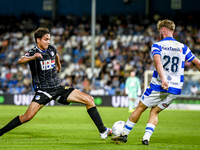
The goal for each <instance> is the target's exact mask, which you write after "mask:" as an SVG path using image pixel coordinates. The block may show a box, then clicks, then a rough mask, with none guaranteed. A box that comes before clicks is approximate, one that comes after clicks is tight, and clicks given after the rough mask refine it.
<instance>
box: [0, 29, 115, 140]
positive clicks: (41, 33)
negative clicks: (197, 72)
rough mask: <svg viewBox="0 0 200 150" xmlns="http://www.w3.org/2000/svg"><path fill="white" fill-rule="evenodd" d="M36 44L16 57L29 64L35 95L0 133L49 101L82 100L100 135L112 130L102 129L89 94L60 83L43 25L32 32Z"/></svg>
mask: <svg viewBox="0 0 200 150" xmlns="http://www.w3.org/2000/svg"><path fill="white" fill-rule="evenodd" d="M34 37H35V41H36V47H34V48H32V49H30V50H29V51H28V52H27V53H26V54H25V55H24V56H22V57H21V58H20V59H19V60H18V63H19V64H25V63H29V66H30V70H31V73H32V84H33V88H34V90H35V95H34V97H33V99H32V102H31V103H30V105H29V108H28V109H27V111H26V112H25V114H23V115H20V116H17V117H15V118H14V119H13V120H11V121H10V122H9V123H8V124H7V125H5V126H4V127H3V128H1V129H0V136H2V135H3V134H4V133H6V132H8V131H10V130H12V129H14V128H15V127H17V126H19V125H21V124H23V123H25V122H27V121H29V120H31V119H32V118H33V117H34V116H35V115H36V113H37V112H38V111H39V110H40V109H41V108H42V107H43V106H45V105H46V104H47V103H48V102H50V101H51V100H57V101H58V102H59V103H61V104H65V105H69V104H70V103H82V104H85V105H86V108H87V112H88V114H89V116H90V117H91V119H92V120H93V122H94V123H95V125H96V126H97V128H98V130H99V132H100V137H101V138H102V139H105V138H107V137H108V135H110V134H111V132H112V130H111V129H110V128H106V127H105V126H104V124H103V121H102V119H101V117H100V115H99V112H98V111H97V109H96V106H95V104H94V100H93V97H92V96H90V95H88V94H86V93H83V92H81V91H79V90H77V89H74V88H71V87H67V86H61V83H60V79H59V77H58V73H59V72H60V69H61V64H60V59H59V55H58V54H57V50H56V48H55V47H53V46H52V45H50V32H49V30H48V29H47V28H45V27H40V28H38V29H37V30H36V31H35V33H34Z"/></svg>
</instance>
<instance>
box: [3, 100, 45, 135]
mask: <svg viewBox="0 0 200 150" xmlns="http://www.w3.org/2000/svg"><path fill="white" fill-rule="evenodd" d="M43 106H44V105H40V104H38V103H36V102H31V104H30V105H29V108H28V109H27V111H26V112H25V114H24V115H21V116H17V117H15V118H14V119H13V120H11V121H10V122H9V123H8V124H7V125H5V126H4V127H3V128H1V129H0V136H2V135H3V134H4V133H6V132H8V131H10V130H12V129H14V128H16V127H17V126H19V125H21V124H22V123H25V122H27V121H29V120H31V119H32V118H33V117H34V116H35V114H36V113H37V112H38V111H39V110H40V109H41V108H42V107H43Z"/></svg>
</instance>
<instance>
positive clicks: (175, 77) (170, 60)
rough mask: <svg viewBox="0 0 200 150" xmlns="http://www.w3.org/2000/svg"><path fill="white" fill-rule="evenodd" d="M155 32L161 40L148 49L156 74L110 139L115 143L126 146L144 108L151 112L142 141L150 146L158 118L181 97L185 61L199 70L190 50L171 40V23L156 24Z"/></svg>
mask: <svg viewBox="0 0 200 150" xmlns="http://www.w3.org/2000/svg"><path fill="white" fill-rule="evenodd" d="M157 29H158V31H159V35H160V39H161V40H160V41H158V42H156V43H154V44H153V45H152V47H151V54H152V57H153V61H154V64H155V70H154V72H153V76H152V79H151V83H150V86H149V87H147V89H146V91H144V93H143V94H142V96H141V98H140V102H139V105H138V106H137V108H136V109H135V110H134V111H133V112H132V114H131V115H130V117H129V119H128V120H127V122H126V125H125V128H124V131H123V134H122V135H120V136H118V137H112V138H111V139H112V140H114V141H121V142H127V138H128V134H129V133H130V131H131V130H132V128H133V127H134V126H135V124H136V123H137V122H138V120H139V118H140V116H141V114H142V113H143V112H144V111H145V110H146V109H147V108H151V110H150V116H149V120H148V122H147V125H146V129H145V134H144V136H143V139H142V144H144V145H149V140H150V137H151V136H152V134H153V132H154V130H155V127H156V125H157V123H158V114H159V113H160V112H161V111H162V110H164V109H165V108H167V107H168V106H169V105H170V104H171V103H172V102H173V100H174V99H175V98H176V97H177V95H179V94H181V89H182V86H183V83H184V67H185V61H188V62H192V63H194V64H195V65H196V67H197V68H198V70H200V60H199V59H198V58H196V57H195V56H194V54H193V53H192V52H191V50H190V49H189V47H187V46H186V45H184V44H183V43H180V42H178V41H176V40H175V39H174V38H173V32H174V30H175V24H174V22H173V21H171V20H167V19H165V20H162V21H158V23H157Z"/></svg>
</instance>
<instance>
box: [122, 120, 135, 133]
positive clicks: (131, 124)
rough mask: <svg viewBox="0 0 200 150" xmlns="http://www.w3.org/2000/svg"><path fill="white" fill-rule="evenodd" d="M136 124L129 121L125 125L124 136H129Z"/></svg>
mask: <svg viewBox="0 0 200 150" xmlns="http://www.w3.org/2000/svg"><path fill="white" fill-rule="evenodd" d="M135 124H136V123H133V122H131V121H129V119H128V120H127V122H126V124H125V128H124V132H123V134H124V135H128V134H129V133H130V132H131V130H132V128H133V127H134V125H135Z"/></svg>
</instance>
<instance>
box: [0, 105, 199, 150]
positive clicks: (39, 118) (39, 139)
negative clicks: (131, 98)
mask: <svg viewBox="0 0 200 150" xmlns="http://www.w3.org/2000/svg"><path fill="white" fill-rule="evenodd" d="M27 108H28V106H12V105H0V128H1V127H3V126H4V125H5V124H7V123H8V122H9V121H10V120H11V119H13V118H14V117H16V116H17V115H21V114H23V113H24V112H25V111H26V109H27ZM97 108H98V111H99V113H100V115H101V117H102V119H103V122H104V124H105V125H106V126H107V127H112V125H113V123H114V122H115V121H118V120H124V121H126V120H127V118H128V117H129V115H130V113H128V108H113V107H97ZM148 116H149V110H147V111H146V112H144V113H143V114H142V116H141V118H140V120H139V122H138V123H137V124H136V126H135V127H134V128H133V130H132V131H131V132H130V134H129V136H128V141H127V143H120V144H118V145H117V144H115V143H113V142H112V141H111V139H110V137H108V138H107V139H105V140H102V139H101V138H100V135H99V132H98V130H97V128H96V126H95V125H94V123H93V121H92V120H91V119H90V117H89V115H88V114H87V111H86V108H85V107H84V106H54V107H51V106H46V107H44V108H43V109H42V110H40V111H39V112H38V114H37V115H36V116H35V117H34V118H33V119H32V120H31V121H30V122H28V123H25V124H23V125H21V126H19V127H17V128H15V129H14V130H12V131H10V132H8V133H6V134H4V135H3V136H2V137H1V139H0V150H64V149H65V150H77V149H79V150H118V149H119V150H190V149H193V150H198V149H200V111H188V110H164V111H163V112H161V113H160V114H159V122H158V125H157V127H156V129H155V131H154V133H153V135H152V137H151V141H150V145H149V146H146V145H142V143H141V140H140V139H141V138H142V137H143V134H144V130H145V127H146V123H147V120H148Z"/></svg>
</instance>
